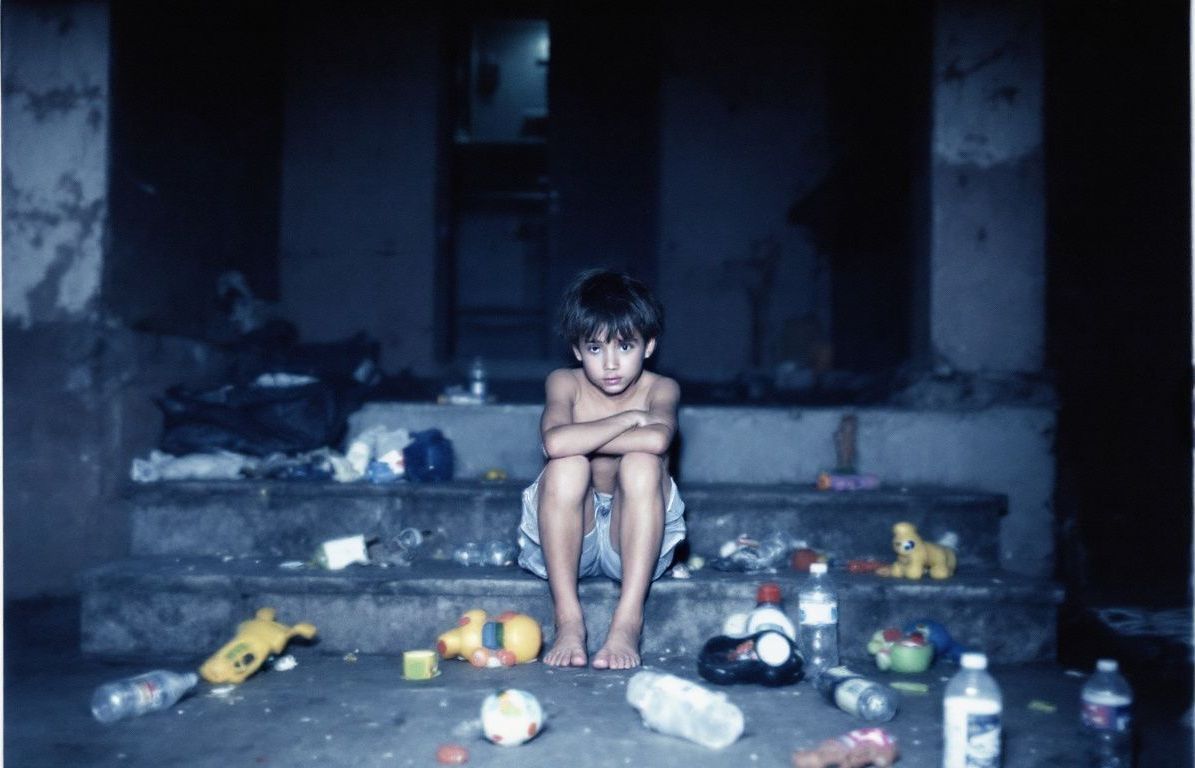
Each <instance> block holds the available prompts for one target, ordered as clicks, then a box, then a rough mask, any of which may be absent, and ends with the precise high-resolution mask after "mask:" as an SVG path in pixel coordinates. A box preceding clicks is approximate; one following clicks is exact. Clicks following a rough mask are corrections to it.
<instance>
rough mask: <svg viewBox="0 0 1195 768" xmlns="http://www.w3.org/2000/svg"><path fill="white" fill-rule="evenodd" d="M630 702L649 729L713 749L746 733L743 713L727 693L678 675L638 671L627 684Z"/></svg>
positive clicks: (628, 700)
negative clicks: (718, 691) (704, 686)
mask: <svg viewBox="0 0 1195 768" xmlns="http://www.w3.org/2000/svg"><path fill="white" fill-rule="evenodd" d="M627 703H628V704H630V705H631V706H633V707H634V708H635V709H637V710H639V714H640V715H641V716H642V717H643V723H644V725H646V726H647V727H648V728H651V729H652V730H656V731H659V732H660V733H666V734H668V735H670V736H679V737H681V738H683V739H688V740H689V741H692V742H694V743H696V744H700V745H701V746H703V747H708V748H709V749H722V748H723V747H726V746H729V745H731V744H733V743H734V742H735V740H737V739H738V738H739V736H741V735H742V733H743V713H742V711H741V710H740V709H739V708H738V707H736V706H735V705H734V704H733V703H731V702H730V700H728V699H727V698H726V694H723V693H714V692H713V691H711V690H709V689H708V688H703V687H702V686H700V685H698V684H697V683H694V682H690V681H689V680H685V679H684V678H682V677H677V676H676V675H669V674H665V673H662V672H652V671H650V670H643V671H642V672H636V673H635V675H634V676H633V677H632V678H631V679H630V682H628V683H627Z"/></svg>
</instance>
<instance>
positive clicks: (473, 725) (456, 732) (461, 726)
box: [452, 718, 481, 739]
mask: <svg viewBox="0 0 1195 768" xmlns="http://www.w3.org/2000/svg"><path fill="white" fill-rule="evenodd" d="M452 735H453V736H455V737H457V738H458V739H469V738H474V737H477V736H480V735H481V720H480V719H478V718H474V719H473V720H462V721H460V722H459V723H457V724H456V725H455V726H454V727H453V729H452Z"/></svg>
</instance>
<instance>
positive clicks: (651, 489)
mask: <svg viewBox="0 0 1195 768" xmlns="http://www.w3.org/2000/svg"><path fill="white" fill-rule="evenodd" d="M560 330H561V333H562V334H563V335H564V337H565V338H566V339H568V341H569V343H570V345H571V346H572V351H573V355H574V356H575V357H576V358H577V360H578V361H579V362H580V363H581V366H580V367H579V368H562V369H559V370H556V371H553V372H552V373H551V374H549V375H548V378H547V381H546V383H545V390H546V394H545V404H544V412H543V416H542V418H541V419H540V436H541V439H542V441H543V445H542V447H543V453H544V456H545V458H546V459H547V463H546V465H545V466H544V469H543V472H542V473H541V474H540V476H539V479H538V480H536V481H535V483H533V484H532V485H531V486H530V487H528V488H527V489H526V490H525V491H524V492H523V519H522V522H521V523H520V525H519V531H520V533H521V536H520V537H519V538H520V541H521V544H522V551H521V552H520V555H519V564H520V565H522V566H523V567H524V568H526V569H528V570H530V571H532V572H533V573H536V574H537V575H539V576H540V577H541V578H546V579H547V580H548V586H549V588H550V590H551V593H552V602H553V610H554V614H555V623H556V635H555V639H554V642H553V644H552V647H551V648H550V649H548V651H547V652H546V653H545V654H544V655H543V661H544V663H546V664H551V665H553V666H573V667H582V666H585V665H586V664H589V663H590V659H589V656H588V651H587V647H586V632H585V619H584V616H583V613H582V610H581V601H580V598H579V596H578V594H577V580H578V578H579V577H584V576H594V575H598V574H604V575H605V576H608V577H609V578H612V579H615V580H618V581H621V591H620V594H619V598H618V605H617V607H616V608H615V609H614V615H613V617H612V619H611V621H610V631H609V634H608V635H607V636H606V641H605V643H604V644H603V645H602V647H601V648H600V649H599V650H598V651H597V652H596V653H595V654H594V655H593V660H592V666H593V667H594V668H595V669H629V668H631V667H637V666H639V664H640V658H639V639H640V634H641V632H642V629H643V607H644V603H645V601H646V599H647V592H648V588H649V586H650V585H651V582H652V581H654V580H655V579H657V578H659V576H660V574H662V573H663V572H664V570H665V569H666V568H667V567H668V565H669V563H670V562H671V560H672V554H673V550H674V549H675V548H676V545H677V544H678V543H679V542H680V541H681V540H682V539H684V537H685V522H684V517H683V515H684V509H685V505H684V502H682V501H681V499H680V495H679V494H678V493H677V489H676V484H675V483H674V482H673V480H672V477H671V476H670V475H669V474H668V466H667V463H668V459H667V452H668V447H669V446H670V445H671V444H672V438H673V436H674V435H675V434H676V409H677V402H678V401H679V398H680V389H679V387H678V386H677V384H676V382H675V381H673V380H672V379H670V378H668V377H666V376H660V375H658V374H656V373H653V372H651V371H645V370H644V369H643V364H644V361H645V360H646V359H647V358H649V357H651V355H652V353H653V352H655V349H656V342H657V340H658V338H659V335H660V332H661V331H662V330H663V309H662V307H661V306H660V303H659V302H658V301H657V300H656V298H655V297H654V296H653V295H652V294H651V291H650V290H649V289H648V288H647V286H645V285H644V284H643V283H641V282H639V281H638V280H636V279H634V278H632V277H629V276H627V275H624V274H619V273H616V272H611V271H608V270H589V271H586V272H583V273H581V274H580V275H579V276H578V277H577V278H576V280H574V281H573V283H572V285H571V286H569V288H568V289H567V290H566V291H565V294H564V301H563V303H562V307H561V313H560Z"/></svg>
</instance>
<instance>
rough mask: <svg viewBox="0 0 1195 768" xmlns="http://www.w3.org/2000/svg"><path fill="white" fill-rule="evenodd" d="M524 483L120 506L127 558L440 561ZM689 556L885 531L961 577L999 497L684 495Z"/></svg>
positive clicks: (918, 489) (703, 491) (983, 549)
mask: <svg viewBox="0 0 1195 768" xmlns="http://www.w3.org/2000/svg"><path fill="white" fill-rule="evenodd" d="M522 487H523V482H522V481H505V482H494V483H491V482H485V481H476V480H462V481H453V482H448V483H435V484H414V483H397V484H392V485H369V484H364V483H355V484H340V483H303V482H249V481H241V482H237V481H227V482H208V481H187V482H169V483H155V484H149V485H138V486H134V487H132V488H130V489H129V490H128V493H127V494H126V496H125V502H126V503H127V504H128V505H129V514H130V519H131V521H132V553H133V555H134V556H188V555H209V556H232V557H282V558H299V559H306V558H308V557H310V556H311V554H312V553H313V552H314V551H315V549H316V547H317V546H318V545H319V544H320V543H321V542H323V541H326V540H328V539H332V538H338V537H341V536H349V535H355V534H364V535H365V536H366V538H375V537H376V538H378V539H381V540H383V541H384V540H387V539H389V538H391V537H393V536H394V535H395V534H397V533H398V532H399V531H400V530H402V529H403V528H406V527H414V528H418V529H420V530H422V531H431V532H434V534H435V536H434V538H433V539H432V540H433V541H435V542H437V543H438V546H439V547H440V551H439V554H440V555H441V556H442V557H447V556H448V554H450V553H451V549H452V548H453V547H455V546H457V545H459V544H461V543H464V542H466V541H487V540H491V539H506V540H511V541H513V539H514V537H515V535H516V529H517V526H518V522H519V516H520V510H521V502H520V493H521V491H522ZM680 492H681V497H682V498H683V499H684V501H685V505H686V511H685V517H686V521H687V523H688V526H689V539H688V551H689V552H690V553H697V554H701V555H703V556H706V557H709V556H712V555H716V554H717V552H718V550H719V548H720V547H721V546H722V544H723V543H724V542H725V541H727V540H729V539H733V538H734V537H735V536H737V535H738V534H740V533H748V534H751V535H754V536H763V535H765V534H767V533H768V532H770V531H773V530H780V531H785V532H787V533H789V534H791V535H792V536H793V537H795V538H797V539H802V540H804V541H806V543H807V544H808V546H810V547H812V548H814V549H817V550H818V551H822V552H826V553H830V554H833V555H836V556H839V557H843V558H854V557H864V556H872V557H879V558H882V559H885V560H889V559H891V558H892V556H893V555H892V551H891V544H890V542H891V528H892V524H893V523H895V522H897V521H900V520H908V521H910V522H912V523H914V524H915V525H916V526H917V528H918V530H919V532H920V533H921V535H922V537H923V538H925V539H926V540H927V541H936V540H938V539H939V538H940V537H941V536H943V535H944V534H946V533H948V532H950V533H954V534H956V535H957V537H958V543H957V546H956V550H957V552H958V556H959V563H960V566H961V567H963V568H964V569H967V568H972V567H984V568H996V567H998V563H999V554H998V542H999V530H1000V519H1001V517H1002V516H1003V515H1004V513H1005V511H1006V509H1007V501H1006V498H1005V497H1004V496H1002V495H1000V494H992V493H981V492H977V491H968V490H961V489H952V488H940V487H932V486H908V487H892V488H883V489H880V490H874V491H854V492H839V493H835V492H824V491H818V490H816V489H814V488H813V487H812V486H810V485H792V484H779V483H772V484H750V485H748V484H734V483H695V482H692V483H685V484H683V486H681V488H680Z"/></svg>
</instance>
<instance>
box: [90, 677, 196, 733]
mask: <svg viewBox="0 0 1195 768" xmlns="http://www.w3.org/2000/svg"><path fill="white" fill-rule="evenodd" d="M198 683H199V675H197V674H195V673H194V672H171V671H169V670H166V669H155V670H154V671H152V672H146V673H144V674H141V675H136V676H134V677H128V678H125V679H123V680H116V681H114V682H111V683H104V684H103V685H101V686H100V687H98V688H96V689H95V694H94V695H93V696H92V697H91V714H93V715H95V719H96V720H99V721H100V722H101V723H112V722H115V721H117V720H120V719H122V718H125V717H136V716H138V715H144V714H145V713H146V712H156V711H158V710H161V709H166V708H168V707H171V706H174V703H175V702H177V701H178V700H179V699H181V698H182V697H183V696H184V695H185V694H186V693H187V692H188V691H190V690H191V689H192V688H194V687H195V686H196V684H198Z"/></svg>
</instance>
